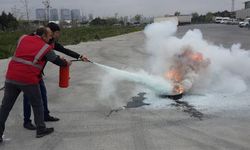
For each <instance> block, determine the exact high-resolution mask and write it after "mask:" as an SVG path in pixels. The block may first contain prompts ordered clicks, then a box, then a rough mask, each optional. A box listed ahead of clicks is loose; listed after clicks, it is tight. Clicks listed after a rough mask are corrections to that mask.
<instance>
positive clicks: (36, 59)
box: [12, 44, 49, 70]
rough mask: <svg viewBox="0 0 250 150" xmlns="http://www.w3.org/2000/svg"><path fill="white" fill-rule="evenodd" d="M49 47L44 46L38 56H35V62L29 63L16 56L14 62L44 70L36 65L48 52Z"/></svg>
mask: <svg viewBox="0 0 250 150" xmlns="http://www.w3.org/2000/svg"><path fill="white" fill-rule="evenodd" d="M48 47H49V45H48V44H44V46H43V47H42V48H41V49H40V50H39V51H38V53H37V54H36V56H35V59H34V60H33V61H28V60H25V59H23V58H18V57H16V56H13V57H12V60H14V61H16V62H19V63H23V64H26V65H31V66H34V67H36V68H38V69H40V70H42V69H43V66H42V65H38V64H36V63H37V62H38V61H39V58H40V57H41V56H42V55H43V53H44V52H45V51H46V50H47V48H48Z"/></svg>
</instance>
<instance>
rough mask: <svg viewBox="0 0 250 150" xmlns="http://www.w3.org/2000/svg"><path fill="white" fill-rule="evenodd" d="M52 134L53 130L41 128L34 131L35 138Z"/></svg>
mask: <svg viewBox="0 0 250 150" xmlns="http://www.w3.org/2000/svg"><path fill="white" fill-rule="evenodd" d="M52 132H54V128H43V129H39V130H37V131H36V138H41V137H43V136H45V135H48V134H50V133H52Z"/></svg>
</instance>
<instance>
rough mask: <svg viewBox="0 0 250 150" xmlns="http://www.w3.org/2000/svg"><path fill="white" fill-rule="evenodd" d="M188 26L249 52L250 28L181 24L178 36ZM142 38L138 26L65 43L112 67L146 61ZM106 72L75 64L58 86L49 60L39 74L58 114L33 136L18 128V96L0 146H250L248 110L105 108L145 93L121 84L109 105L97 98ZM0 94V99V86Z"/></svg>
mask: <svg viewBox="0 0 250 150" xmlns="http://www.w3.org/2000/svg"><path fill="white" fill-rule="evenodd" d="M193 28H198V29H200V30H201V31H202V32H203V34H204V38H205V39H207V40H209V41H210V42H213V43H215V44H217V45H219V44H222V45H224V46H226V47H230V45H232V44H233V43H238V42H240V43H242V48H244V49H248V50H250V44H249V43H250V42H249V39H250V38H249V37H250V30H247V29H242V28H239V27H237V26H231V25H218V24H210V25H187V26H181V27H179V29H178V33H177V35H178V36H181V35H183V34H184V33H185V32H186V31H187V30H188V29H193ZM144 40H145V36H144V34H143V32H136V33H131V34H127V35H122V36H118V37H112V38H107V39H103V40H102V41H95V42H87V43H81V44H79V45H74V46H68V48H71V49H72V50H75V51H77V52H81V53H82V52H83V53H86V54H87V55H88V57H89V58H90V59H92V60H93V61H95V62H98V63H101V64H105V65H108V66H112V67H115V68H119V69H124V68H145V67H146V63H145V61H146V60H147V59H148V57H149V56H148V54H147V53H146V52H145V48H144V43H145V41H144ZM2 62H3V61H2ZM2 64H3V65H2V66H3V67H4V66H5V67H6V64H5V65H4V63H2ZM2 66H1V68H2ZM3 70H4V69H2V70H1V73H2V74H1V77H0V79H1V80H0V81H3V80H4V76H3V74H4V71H3ZM104 74H105V72H104V71H103V70H101V69H100V68H99V67H98V66H96V65H93V64H90V63H81V62H77V63H74V64H73V65H72V66H71V82H70V87H69V88H67V89H60V88H59V87H58V68H57V67H55V66H54V65H52V64H49V65H48V66H47V68H46V77H45V82H46V85H47V90H48V97H49V108H50V110H51V115H54V116H57V117H59V118H60V119H61V120H60V121H59V122H54V123H47V126H48V127H52V126H53V127H55V132H54V133H53V134H51V135H49V136H46V137H43V138H40V139H36V138H35V132H34V131H28V130H26V129H24V128H23V127H22V123H23V121H22V120H23V114H22V113H23V110H22V96H19V98H18V100H17V102H16V104H15V106H14V108H13V109H12V111H11V114H10V116H9V118H8V120H7V123H6V132H5V133H4V134H5V141H4V143H2V144H0V149H1V150H200V149H202V150H249V149H250V143H249V140H250V130H249V129H250V109H244V110H230V111H225V110H223V111H220V112H216V113H210V114H204V117H203V118H202V120H200V119H198V118H195V117H190V114H188V113H186V112H183V111H182V108H181V107H172V108H161V109H145V108H144V107H136V108H133V107H128V108H126V109H123V110H117V111H112V113H111V114H110V111H111V109H116V107H115V106H119V104H116V100H117V99H119V100H120V99H122V100H124V101H123V102H130V103H127V104H128V106H133V104H131V101H133V100H134V101H137V100H139V101H140V100H143V96H145V97H147V95H143V94H142V93H141V94H140V93H135V92H134V91H135V89H134V88H135V87H134V86H135V85H134V84H133V83H126V82H123V83H120V84H119V90H118V92H117V93H116V97H114V98H113V99H112V100H110V101H111V103H110V104H109V105H105V101H102V97H100V96H99V95H100V94H99V92H100V84H101V82H102V77H103V75H104ZM141 92H143V91H141ZM137 94H138V95H137ZM0 97H1V98H2V97H3V92H2V91H1V92H0ZM138 97H139V98H138ZM140 97H141V98H140ZM246 98H249V97H246ZM249 104H250V102H249ZM121 105H122V104H121ZM134 105H135V104H134ZM136 106H137V104H136ZM138 106H140V104H138ZM248 106H249V105H248ZM249 107H250V106H249ZM201 112H202V110H201Z"/></svg>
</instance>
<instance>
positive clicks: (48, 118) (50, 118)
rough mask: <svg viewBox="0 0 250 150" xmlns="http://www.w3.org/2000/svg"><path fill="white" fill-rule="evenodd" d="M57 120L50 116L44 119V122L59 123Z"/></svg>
mask: <svg viewBox="0 0 250 150" xmlns="http://www.w3.org/2000/svg"><path fill="white" fill-rule="evenodd" d="M59 120H60V119H59V118H56V117H52V116H48V117H44V121H59Z"/></svg>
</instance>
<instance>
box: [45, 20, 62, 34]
mask: <svg viewBox="0 0 250 150" xmlns="http://www.w3.org/2000/svg"><path fill="white" fill-rule="evenodd" d="M47 27H49V28H50V30H51V31H52V32H55V31H60V27H59V25H58V24H56V23H54V22H50V23H48V24H47Z"/></svg>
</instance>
